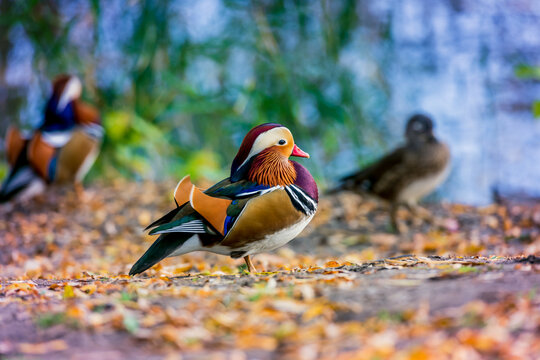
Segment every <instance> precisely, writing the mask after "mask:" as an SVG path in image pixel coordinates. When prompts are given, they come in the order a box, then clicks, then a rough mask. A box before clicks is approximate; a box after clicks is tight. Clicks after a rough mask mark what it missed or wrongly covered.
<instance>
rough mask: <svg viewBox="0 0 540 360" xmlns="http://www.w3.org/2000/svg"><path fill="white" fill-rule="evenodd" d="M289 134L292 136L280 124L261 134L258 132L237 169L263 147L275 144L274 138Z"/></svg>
mask: <svg viewBox="0 0 540 360" xmlns="http://www.w3.org/2000/svg"><path fill="white" fill-rule="evenodd" d="M287 136H290V137H291V138H292V134H291V132H290V131H289V129H287V128H286V127H283V126H280V127H276V128H273V129H270V130H268V131H266V132H264V133H262V134H260V135H259V136H258V137H257V139H255V142H254V143H253V145H252V146H251V150H250V151H249V154H248V156H247V157H246V159H245V160H244V162H242V164H241V165H240V166H239V167H238V168H239V169H240V168H241V167H242V166H244V164H246V163H247V162H248V161H249V159H251V158H252V157H253V156H255V155H257V154H258V153H260V152H261V151H263V150H264V149H266V148H268V147H270V146H274V145H275V144H276V138H277V139H281V138H283V137H287Z"/></svg>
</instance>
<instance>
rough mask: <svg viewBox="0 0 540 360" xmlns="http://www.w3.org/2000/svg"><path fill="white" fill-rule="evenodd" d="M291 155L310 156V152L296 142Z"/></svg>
mask: <svg viewBox="0 0 540 360" xmlns="http://www.w3.org/2000/svg"><path fill="white" fill-rule="evenodd" d="M291 156H298V157H303V158H309V154H308V153H307V152H305V151H304V150H302V149H300V148H299V147H298V146H297V145H296V144H294V147H293V150H292V154H291Z"/></svg>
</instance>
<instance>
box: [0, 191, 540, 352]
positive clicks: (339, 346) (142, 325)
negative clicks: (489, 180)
mask: <svg viewBox="0 0 540 360" xmlns="http://www.w3.org/2000/svg"><path fill="white" fill-rule="evenodd" d="M173 187H174V186H173V184H154V183H144V184H136V183H124V182H118V183H116V184H114V185H108V186H105V185H102V186H99V185H96V186H95V187H92V188H90V189H88V190H87V196H86V200H85V201H84V202H83V203H79V202H78V201H77V200H76V199H75V198H74V197H73V195H72V194H71V192H67V194H66V195H63V192H64V190H63V189H56V190H54V191H51V193H49V194H48V195H47V196H46V197H43V198H40V199H37V200H36V201H33V202H32V203H28V204H21V205H16V206H4V207H2V208H0V218H1V219H2V220H3V221H1V222H0V276H1V279H0V284H1V288H0V358H6V359H33V358H47V359H52V358H54V359H123V358H130V359H161V358H166V359H180V358H182V359H198V358H203V359H252V358H257V359H278V358H279V359H321V358H322V359H329V358H332V359H357V358H359V359H363V358H367V359H380V358H389V357H391V358H395V359H432V358H433V359H439V358H442V359H444V358H448V359H477V358H509V359H522V358H525V359H528V358H530V359H534V358H538V357H539V355H540V336H539V334H540V297H539V296H538V291H540V289H539V288H540V258H539V257H537V256H536V255H538V254H539V253H540V251H539V249H540V205H537V204H534V203H529V204H527V203H521V204H512V203H509V204H506V205H504V206H502V205H492V206H489V207H484V208H473V207H468V206H462V205H436V206H432V207H430V210H431V211H432V213H434V214H435V215H436V217H435V221H434V223H432V224H429V223H427V222H425V221H424V222H422V221H420V220H418V219H416V220H413V219H411V218H410V217H409V216H408V214H407V213H406V212H403V213H402V214H400V215H401V218H402V219H401V220H402V225H403V228H404V230H407V229H405V226H408V231H405V233H404V234H403V235H401V236H397V235H393V234H391V233H390V232H389V231H388V230H389V228H388V216H387V213H386V211H385V209H384V206H383V205H381V204H378V203H376V202H373V201H371V200H369V199H361V198H359V197H358V196H356V195H352V194H346V193H344V194H340V195H339V196H337V197H333V198H326V199H323V201H322V202H321V207H320V211H319V213H318V215H317V217H316V218H315V219H314V221H313V223H312V224H311V226H310V227H309V228H308V229H307V230H306V231H305V232H304V233H303V234H302V236H301V237H300V238H298V239H296V240H294V241H293V242H291V243H290V244H289V245H288V246H287V247H284V248H282V249H280V250H278V251H276V252H274V253H270V254H261V255H257V256H255V258H254V263H255V266H257V268H258V269H259V270H263V269H264V272H261V273H257V274H252V275H250V274H246V273H245V266H244V265H243V263H242V262H241V261H239V260H232V259H230V258H227V257H224V256H218V255H213V254H208V253H192V254H188V255H184V256H182V257H177V258H174V259H168V260H166V261H164V262H163V263H162V264H161V265H158V266H156V267H154V268H153V269H151V270H149V271H147V272H146V273H144V274H142V275H140V276H136V277H132V278H131V277H128V276H127V275H126V274H127V272H128V271H129V268H130V266H131V264H133V262H134V261H135V260H136V259H137V258H138V256H140V255H141V254H142V252H143V251H144V250H145V249H146V248H147V247H148V246H149V245H150V244H151V242H152V240H153V238H152V237H149V236H147V235H146V234H144V233H143V232H142V228H143V227H144V226H145V225H147V224H148V223H149V222H150V221H151V220H152V219H154V218H156V217H157V216H159V215H160V214H161V213H162V212H164V211H166V210H167V209H169V208H170V207H172V206H173V203H172V201H171V197H170V196H171V194H170V189H172V188H173ZM413 254H414V255H413Z"/></svg>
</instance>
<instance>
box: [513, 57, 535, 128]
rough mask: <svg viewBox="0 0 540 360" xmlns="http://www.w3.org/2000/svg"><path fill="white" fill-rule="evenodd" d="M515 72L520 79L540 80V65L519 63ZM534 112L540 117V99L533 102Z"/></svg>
mask: <svg viewBox="0 0 540 360" xmlns="http://www.w3.org/2000/svg"><path fill="white" fill-rule="evenodd" d="M515 74H516V76H517V77H518V78H520V79H533V80H540V66H530V65H519V66H517V67H516V69H515ZM532 113H533V115H534V117H536V118H540V100H537V101H534V102H533V104H532Z"/></svg>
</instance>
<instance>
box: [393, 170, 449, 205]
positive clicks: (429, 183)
mask: <svg viewBox="0 0 540 360" xmlns="http://www.w3.org/2000/svg"><path fill="white" fill-rule="evenodd" d="M449 173H450V164H448V165H447V166H446V167H445V168H444V169H443V170H441V171H440V172H439V173H437V174H433V175H432V176H430V177H427V178H423V179H419V180H416V181H413V182H412V183H410V184H409V185H408V186H407V187H406V188H405V189H403V191H402V192H401V194H400V196H399V199H398V200H399V201H400V202H405V203H408V204H416V203H417V202H418V200H420V199H422V198H423V197H424V196H426V195H428V194H430V193H431V192H432V191H433V190H435V189H436V188H437V186H439V185H440V184H441V183H442V182H443V181H444V180H445V179H446V177H447V176H448V174H449Z"/></svg>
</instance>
